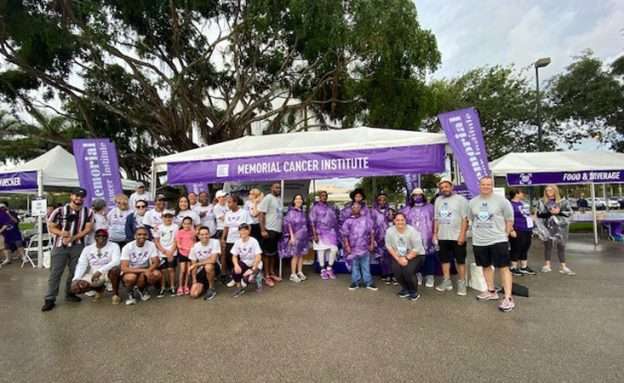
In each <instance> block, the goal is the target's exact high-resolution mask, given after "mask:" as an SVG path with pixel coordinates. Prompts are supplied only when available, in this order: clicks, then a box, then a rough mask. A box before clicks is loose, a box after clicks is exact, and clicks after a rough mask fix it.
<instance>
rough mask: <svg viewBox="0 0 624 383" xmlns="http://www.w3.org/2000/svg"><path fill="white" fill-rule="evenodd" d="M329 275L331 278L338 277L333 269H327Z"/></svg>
mask: <svg viewBox="0 0 624 383" xmlns="http://www.w3.org/2000/svg"><path fill="white" fill-rule="evenodd" d="M327 275H328V276H329V279H336V274H334V270H333V269H327Z"/></svg>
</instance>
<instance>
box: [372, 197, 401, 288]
mask: <svg viewBox="0 0 624 383" xmlns="http://www.w3.org/2000/svg"><path fill="white" fill-rule="evenodd" d="M370 214H371V218H372V220H373V223H374V224H375V242H376V247H375V257H376V258H377V260H378V262H379V266H380V267H381V278H382V280H384V282H385V283H386V285H389V284H391V283H392V282H393V279H394V282H395V283H396V284H398V281H397V280H396V278H393V276H392V257H391V256H390V254H389V253H388V250H387V249H386V245H385V242H384V241H385V235H386V230H387V229H388V228H389V227H390V224H391V222H392V218H391V216H392V213H391V209H390V205H388V197H387V195H386V193H384V192H381V193H379V194H377V197H376V198H375V203H374V204H373V208H372V209H371V210H370Z"/></svg>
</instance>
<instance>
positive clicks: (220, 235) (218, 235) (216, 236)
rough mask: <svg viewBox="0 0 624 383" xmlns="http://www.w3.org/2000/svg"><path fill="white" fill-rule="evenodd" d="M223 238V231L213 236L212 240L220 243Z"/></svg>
mask: <svg viewBox="0 0 624 383" xmlns="http://www.w3.org/2000/svg"><path fill="white" fill-rule="evenodd" d="M222 236H223V230H217V231H216V232H215V234H214V235H213V236H212V238H214V239H218V240H219V241H220V240H221V237H222Z"/></svg>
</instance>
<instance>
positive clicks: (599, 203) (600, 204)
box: [587, 197, 607, 210]
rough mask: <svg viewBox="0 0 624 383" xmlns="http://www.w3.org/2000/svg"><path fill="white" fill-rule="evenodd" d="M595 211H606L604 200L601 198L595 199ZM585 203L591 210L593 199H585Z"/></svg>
mask: <svg viewBox="0 0 624 383" xmlns="http://www.w3.org/2000/svg"><path fill="white" fill-rule="evenodd" d="M595 200H596V210H606V209H607V203H606V202H605V200H604V199H603V198H596V199H595ZM587 203H588V204H589V207H590V208H592V207H593V206H594V199H593V198H591V197H590V198H587Z"/></svg>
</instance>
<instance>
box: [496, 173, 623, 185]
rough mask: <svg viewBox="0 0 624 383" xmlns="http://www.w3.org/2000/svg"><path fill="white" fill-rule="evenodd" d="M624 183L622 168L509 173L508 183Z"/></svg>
mask: <svg viewBox="0 0 624 383" xmlns="http://www.w3.org/2000/svg"><path fill="white" fill-rule="evenodd" d="M589 183H596V184H610V183H624V170H585V171H579V172H543V173H541V172H540V173H509V174H507V184H509V185H512V186H513V185H520V186H522V185H524V186H529V185H548V184H589Z"/></svg>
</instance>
